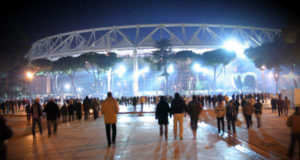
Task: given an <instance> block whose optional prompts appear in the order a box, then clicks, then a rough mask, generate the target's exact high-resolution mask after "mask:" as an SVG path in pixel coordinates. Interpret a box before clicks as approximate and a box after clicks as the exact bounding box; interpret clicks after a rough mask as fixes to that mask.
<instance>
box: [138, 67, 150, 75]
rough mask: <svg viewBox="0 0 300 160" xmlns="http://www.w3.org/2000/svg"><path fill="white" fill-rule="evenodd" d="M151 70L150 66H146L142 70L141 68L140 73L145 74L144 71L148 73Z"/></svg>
mask: <svg viewBox="0 0 300 160" xmlns="http://www.w3.org/2000/svg"><path fill="white" fill-rule="evenodd" d="M149 71H150V69H149V67H148V66H147V67H145V68H143V69H142V70H140V72H139V73H140V74H144V73H148V72H149Z"/></svg>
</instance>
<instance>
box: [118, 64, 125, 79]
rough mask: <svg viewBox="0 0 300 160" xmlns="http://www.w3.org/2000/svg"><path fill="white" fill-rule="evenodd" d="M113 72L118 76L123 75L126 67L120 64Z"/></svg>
mask: <svg viewBox="0 0 300 160" xmlns="http://www.w3.org/2000/svg"><path fill="white" fill-rule="evenodd" d="M115 72H116V73H117V75H118V76H119V77H123V75H124V74H125V73H126V67H125V66H123V65H121V66H119V67H118V68H117V69H116V70H115Z"/></svg>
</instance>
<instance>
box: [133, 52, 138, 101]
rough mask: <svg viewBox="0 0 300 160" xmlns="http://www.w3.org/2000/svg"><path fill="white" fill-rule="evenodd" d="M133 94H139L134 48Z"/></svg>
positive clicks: (136, 59)
mask: <svg viewBox="0 0 300 160" xmlns="http://www.w3.org/2000/svg"><path fill="white" fill-rule="evenodd" d="M133 94H134V96H138V95H139V67H138V57H137V50H136V48H134V49H133Z"/></svg>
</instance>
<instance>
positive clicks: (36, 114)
mask: <svg viewBox="0 0 300 160" xmlns="http://www.w3.org/2000/svg"><path fill="white" fill-rule="evenodd" d="M30 114H31V116H32V135H33V138H35V125H36V124H38V127H39V130H40V134H43V126H42V106H41V104H40V99H39V98H36V99H35V101H34V103H33V104H32V107H31V110H30Z"/></svg>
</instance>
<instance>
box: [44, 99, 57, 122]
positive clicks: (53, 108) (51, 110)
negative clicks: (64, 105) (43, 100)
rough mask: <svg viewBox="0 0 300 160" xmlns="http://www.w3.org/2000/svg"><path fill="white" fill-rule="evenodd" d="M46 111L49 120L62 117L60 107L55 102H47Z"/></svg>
mask: <svg viewBox="0 0 300 160" xmlns="http://www.w3.org/2000/svg"><path fill="white" fill-rule="evenodd" d="M44 112H46V113H47V120H56V119H57V118H59V117H60V113H59V107H58V105H57V104H56V103H54V102H49V103H47V105H46V107H45V109H44Z"/></svg>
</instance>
